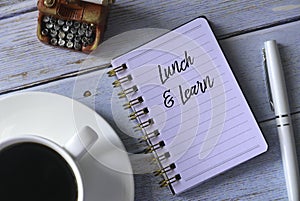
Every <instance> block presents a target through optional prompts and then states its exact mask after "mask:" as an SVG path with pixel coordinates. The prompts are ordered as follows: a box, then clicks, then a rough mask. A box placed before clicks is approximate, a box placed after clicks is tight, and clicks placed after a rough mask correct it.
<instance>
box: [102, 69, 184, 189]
mask: <svg viewBox="0 0 300 201" xmlns="http://www.w3.org/2000/svg"><path fill="white" fill-rule="evenodd" d="M126 69H127V66H126V64H122V65H120V66H118V67H116V68H114V69H112V70H110V71H109V72H108V73H107V74H108V76H109V77H112V76H116V75H117V73H120V72H122V71H126ZM132 80H133V78H132V76H131V75H126V76H124V77H121V78H119V79H118V80H116V81H114V82H113V83H112V84H113V86H114V87H119V86H121V85H122V84H123V83H126V82H130V81H132ZM137 91H138V87H137V86H136V85H133V86H131V87H129V88H127V89H124V90H123V91H121V92H120V93H118V96H119V98H124V97H126V96H127V95H128V94H131V93H136V92H137ZM143 102H144V99H143V97H142V96H139V97H137V98H135V99H132V100H129V102H127V103H125V104H124V105H123V107H124V109H129V108H132V109H133V111H134V112H132V113H131V114H130V115H129V116H128V118H129V119H130V120H137V121H138V122H139V123H138V124H137V125H136V126H135V127H134V129H135V130H144V129H145V128H146V127H149V126H151V125H153V124H154V120H153V119H152V118H149V119H148V120H146V121H143V122H142V121H141V120H140V119H139V117H141V116H143V115H147V114H148V113H149V109H148V108H147V107H145V108H143V109H140V110H138V111H135V110H134V108H135V106H137V105H139V104H142V103H143ZM144 131H145V130H144ZM159 135H160V132H159V130H157V129H156V130H154V131H152V132H149V133H146V132H144V135H143V137H141V138H140V139H139V142H140V143H142V142H147V143H148V146H147V147H146V148H145V149H144V153H145V154H148V153H154V155H155V157H154V159H153V161H152V162H153V163H157V164H159V166H160V169H158V170H156V171H154V172H153V174H154V175H155V176H163V178H164V179H163V180H162V181H160V182H159V185H160V187H166V186H170V187H171V184H172V183H174V182H177V181H179V180H180V179H181V176H180V174H176V175H175V176H173V177H170V178H169V177H168V174H167V173H168V172H171V171H173V170H174V169H176V164H175V163H171V164H170V165H168V166H166V167H163V166H162V165H161V162H162V161H163V160H167V159H168V158H170V157H171V155H170V153H169V152H165V153H163V154H161V155H158V154H157V152H156V151H157V150H158V149H162V148H163V147H164V146H165V142H164V141H159V142H158V143H156V144H152V142H151V140H152V139H154V138H156V137H158V136H159Z"/></svg>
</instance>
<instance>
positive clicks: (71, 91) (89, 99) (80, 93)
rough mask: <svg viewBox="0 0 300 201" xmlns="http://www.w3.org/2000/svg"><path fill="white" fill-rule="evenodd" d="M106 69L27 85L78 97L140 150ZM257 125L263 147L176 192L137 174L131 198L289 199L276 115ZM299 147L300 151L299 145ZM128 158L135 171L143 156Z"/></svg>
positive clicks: (299, 125)
mask: <svg viewBox="0 0 300 201" xmlns="http://www.w3.org/2000/svg"><path fill="white" fill-rule="evenodd" d="M105 72H106V70H102V71H97V72H94V73H91V74H86V75H83V76H80V77H74V78H69V79H65V80H61V81H56V82H51V83H48V84H46V85H42V86H39V87H34V88H31V89H29V90H26V91H45V92H51V93H58V94H62V95H65V96H68V97H70V98H74V99H75V100H78V101H80V102H82V103H83V104H85V105H87V106H89V107H90V108H92V109H94V110H96V112H98V113H99V114H101V115H102V116H103V117H104V118H105V119H106V120H107V121H108V122H109V123H110V124H111V125H112V127H113V128H114V129H115V130H116V132H117V133H118V134H119V136H120V137H121V139H122V141H123V143H124V144H125V146H126V148H127V150H128V151H129V152H130V153H139V152H140V151H141V149H142V148H143V145H141V144H139V143H137V135H136V134H134V132H133V131H132V127H133V123H132V122H130V121H127V116H128V114H129V111H125V110H123V109H122V108H121V105H122V103H123V102H124V100H120V99H118V98H117V92H118V91H119V89H118V88H117V89H116V88H113V87H112V86H111V82H112V81H113V80H114V78H108V77H107V76H106V74H105ZM87 92H88V93H87ZM293 123H294V130H295V133H299V132H300V114H296V115H293ZM260 127H261V129H262V132H263V133H264V136H265V138H266V140H267V142H268V144H269V149H268V151H267V152H266V153H264V154H262V155H260V156H258V157H256V158H254V159H251V160H250V161H248V162H245V163H243V164H241V165H239V166H237V167H235V168H233V169H232V170H229V171H227V172H225V173H223V174H221V175H219V176H216V177H215V178H213V179H210V180H208V181H207V182H204V183H203V184H201V185H198V186H196V187H195V188H193V189H191V190H188V191H187V192H185V193H183V194H180V195H177V196H173V195H171V193H170V191H169V190H168V189H167V188H164V189H160V188H159V187H158V184H157V182H158V181H159V178H157V177H154V176H153V175H152V174H136V175H135V182H136V183H135V186H136V188H135V190H136V192H135V196H136V197H135V200H136V201H139V200H149V201H150V200H171V201H179V200H287V194H286V190H285V180H284V175H283V174H284V173H283V168H282V161H281V156H280V150H279V142H278V137H277V130H276V123H275V120H270V121H267V122H263V123H260ZM296 144H297V145H299V144H300V136H299V135H296ZM297 152H298V155H299V156H300V146H298V148H297ZM131 159H132V160H133V168H134V170H135V172H136V173H137V172H138V171H140V169H141V167H140V166H141V160H140V163H134V162H136V161H134V158H132V157H131ZM299 159H300V158H299ZM146 164H147V163H146ZM151 168H152V167H151ZM151 170H152V169H150V170H149V172H151Z"/></svg>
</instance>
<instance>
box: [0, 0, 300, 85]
mask: <svg viewBox="0 0 300 201" xmlns="http://www.w3.org/2000/svg"><path fill="white" fill-rule="evenodd" d="M18 2H19V1H18V0H13V1H11V2H9V1H4V3H3V4H1V5H2V6H1V7H0V27H1V29H0V35H1V43H0V62H1V66H2V68H3V69H4V70H3V71H2V73H1V75H0V90H6V89H9V88H11V87H16V86H22V85H24V84H28V83H30V82H35V81H39V80H43V79H47V78H52V77H56V76H59V75H61V74H64V73H68V72H73V71H76V70H79V69H80V68H82V65H81V63H82V61H83V60H85V59H86V57H87V55H85V54H80V53H77V52H74V51H69V50H65V49H64V50H63V49H60V48H53V47H50V46H47V45H44V44H42V43H40V42H39V41H38V39H37V37H36V22H37V15H38V12H37V11H36V0H24V1H21V3H18ZM298 5H299V2H298V1H297V0H289V1H284V2H283V1H271V0H266V1H251V2H249V1H189V2H187V1H175V0H172V1H168V2H166V1H146V0H144V1H139V3H137V2H136V1H117V3H116V4H115V5H114V6H113V7H112V10H111V13H110V17H109V20H108V28H107V32H106V35H105V37H106V39H109V38H111V37H112V36H115V35H118V34H120V33H123V32H124V31H129V30H133V29H138V28H146V27H147V28H149V27H154V28H163V29H172V28H174V27H177V26H179V25H181V24H183V23H186V22H187V21H189V20H191V19H193V18H195V17H197V16H200V15H206V16H207V18H208V19H209V20H210V21H211V23H212V25H213V28H214V31H215V32H216V34H217V36H218V37H219V38H222V37H227V36H229V35H236V34H239V33H241V32H244V31H245V30H246V31H249V30H255V29H258V28H260V27H264V26H270V25H272V24H277V23H283V22H286V21H290V20H295V19H297V18H298V17H299V16H300V14H299V13H300V12H299V11H300V8H299V6H298ZM137 37H138V36H137ZM128 43H131V41H127V44H128ZM120 48H121V50H120ZM120 48H118V49H117V50H118V52H119V53H120V54H121V53H124V52H125V51H126V50H127V49H126V47H125V48H124V50H123V51H122V47H120ZM85 67H88V66H85Z"/></svg>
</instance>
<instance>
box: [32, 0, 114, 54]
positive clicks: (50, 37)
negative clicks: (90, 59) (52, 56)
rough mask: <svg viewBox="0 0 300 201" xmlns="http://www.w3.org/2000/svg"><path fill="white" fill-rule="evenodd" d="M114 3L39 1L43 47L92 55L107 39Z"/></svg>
mask: <svg viewBox="0 0 300 201" xmlns="http://www.w3.org/2000/svg"><path fill="white" fill-rule="evenodd" d="M113 2H114V1H113V0H99V1H98V0H97V1H95V2H94V3H92V2H88V1H81V0H38V4H37V7H38V10H39V17H38V24H37V36H38V38H39V40H40V41H41V42H43V43H46V44H49V45H52V46H57V47H64V48H66V49H73V50H77V51H82V52H86V53H89V52H91V51H93V50H95V49H96V48H97V46H98V45H99V43H100V42H101V41H102V39H103V35H104V31H105V28H106V22H107V16H108V12H109V9H110V5H111V4H112V3H113Z"/></svg>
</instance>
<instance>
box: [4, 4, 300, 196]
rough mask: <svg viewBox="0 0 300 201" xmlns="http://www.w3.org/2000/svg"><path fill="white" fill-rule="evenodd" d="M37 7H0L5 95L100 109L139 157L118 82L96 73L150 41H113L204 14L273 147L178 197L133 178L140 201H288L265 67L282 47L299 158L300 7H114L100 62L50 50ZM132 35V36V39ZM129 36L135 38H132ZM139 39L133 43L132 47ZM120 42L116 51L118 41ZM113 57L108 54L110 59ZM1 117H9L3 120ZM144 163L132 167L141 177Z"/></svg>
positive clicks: (149, 178) (151, 181)
mask: <svg viewBox="0 0 300 201" xmlns="http://www.w3.org/2000/svg"><path fill="white" fill-rule="evenodd" d="M36 3H37V2H36V0H1V1H0V36H1V40H0V70H1V73H0V94H1V97H3V96H5V95H7V94H12V93H18V92H22V91H45V92H51V93H57V94H62V95H64V96H67V97H71V98H73V99H75V100H78V101H80V102H82V103H84V104H86V105H87V106H89V107H91V108H93V109H95V110H96V111H97V112H98V113H99V114H100V115H101V116H103V117H104V118H105V119H106V120H107V121H108V122H109V123H110V124H111V126H112V127H113V128H114V129H115V130H116V132H117V133H118V134H119V136H120V137H121V139H122V141H123V143H124V144H125V147H126V148H127V150H128V151H129V152H131V153H136V152H139V151H140V149H141V145H138V144H136V138H135V136H134V135H133V134H132V133H131V131H130V129H129V127H128V122H127V121H124V119H123V118H122V117H124V116H126V115H127V114H126V112H124V111H123V110H120V107H118V106H116V104H119V103H120V101H119V100H118V99H117V96H116V90H117V89H113V88H112V86H111V82H112V81H113V78H108V77H107V76H106V75H105V74H104V73H105V72H106V71H107V69H99V70H91V69H93V67H97V66H101V64H105V63H107V62H109V60H110V59H111V58H112V57H114V56H117V55H120V54H122V53H124V52H126V51H127V50H128V49H130V48H132V47H134V46H135V45H137V44H138V43H139V42H140V41H146V40H149V39H150V38H151V37H153V36H151V34H149V36H148V35H147V34H146V35H145V36H143V35H141V34H137V33H138V31H133V34H136V35H133V37H129V38H128V40H125V41H121V40H119V41H118V40H114V39H111V38H112V37H117V36H118V35H120V34H122V33H124V32H127V31H132V30H136V29H142V30H143V29H144V28H154V29H151V30H154V32H155V33H154V35H155V34H156V33H157V32H156V31H157V30H158V31H159V30H166V29H168V30H170V29H172V28H175V27H177V26H179V25H181V24H183V23H185V22H187V21H190V20H191V19H193V18H195V17H197V16H201V15H205V16H206V17H207V18H208V20H209V21H210V22H211V24H212V27H213V30H214V32H215V33H216V36H217V38H218V40H219V41H220V44H221V46H222V48H223V50H224V53H225V55H226V57H227V59H228V61H229V63H230V65H231V68H232V70H233V72H234V74H235V75H236V78H237V80H238V82H239V83H240V86H241V88H242V90H243V92H244V94H245V96H246V98H247V100H248V102H249V105H250V107H251V109H252V111H253V112H254V115H255V117H256V118H257V121H258V122H259V125H260V127H261V129H262V131H263V133H264V136H265V138H266V140H267V143H268V145H269V149H268V151H267V152H266V153H264V154H262V155H260V156H258V157H256V158H254V159H251V160H250V161H247V162H246V163H243V164H241V165H239V166H238V167H235V168H233V169H232V170H230V171H227V172H225V173H223V174H221V175H219V176H217V177H215V178H213V179H210V180H209V181H207V182H205V183H203V184H201V185H198V186H196V187H195V188H193V189H191V190H188V191H187V192H185V193H183V194H180V195H177V196H173V195H171V193H170V191H169V190H168V189H167V188H164V189H160V188H159V187H158V184H157V182H158V178H156V177H154V176H153V175H152V174H135V175H134V180H135V200H136V201H142V200H149V201H151V200H172V201H177V200H184V201H185V200H287V192H286V188H285V180H284V174H283V168H282V160H281V156H280V149H279V142H278V136H277V130H276V124H275V119H274V114H273V112H272V111H271V110H270V107H269V102H268V96H267V90H266V85H265V72H264V68H263V65H262V64H263V62H262V48H263V42H264V41H265V40H270V39H275V40H277V42H278V43H279V45H280V46H279V47H280V52H281V56H282V62H283V66H284V73H285V77H286V82H287V88H288V95H289V98H290V103H291V112H292V114H293V115H292V118H293V123H294V131H295V138H296V146H297V152H298V155H299V157H298V158H300V146H299V144H300V135H299V132H300V96H299V90H298V89H299V87H300V40H299V39H300V1H299V0H285V1H281V0H253V1H249V0H242V1H229V0H222V1H221V0H216V1H208V0H204V1H200V0H198V1H197V0H192V1H176V0H169V1H159V0H152V1H149V0H140V1H132V0H123V1H117V2H116V3H115V5H113V6H112V9H111V12H110V16H109V19H108V26H107V31H106V33H105V40H106V41H110V42H108V43H107V44H108V45H107V46H108V47H106V48H103V52H102V53H103V55H104V56H103V59H98V60H97V62H95V55H87V54H83V53H78V52H74V51H69V50H66V49H60V48H53V47H51V46H47V45H44V44H42V43H40V42H39V41H38V39H37V37H36V25H37V15H38V11H37V8H36ZM129 35H130V34H129ZM131 36H132V34H131ZM133 38H136V40H133ZM115 41H117V44H113V42H115ZM105 51H108V52H105ZM1 115H2V116H1V118H4V114H1ZM141 163H143V161H137V160H135V161H133V163H132V164H133V169H134V171H135V172H138V168H139V164H141Z"/></svg>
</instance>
